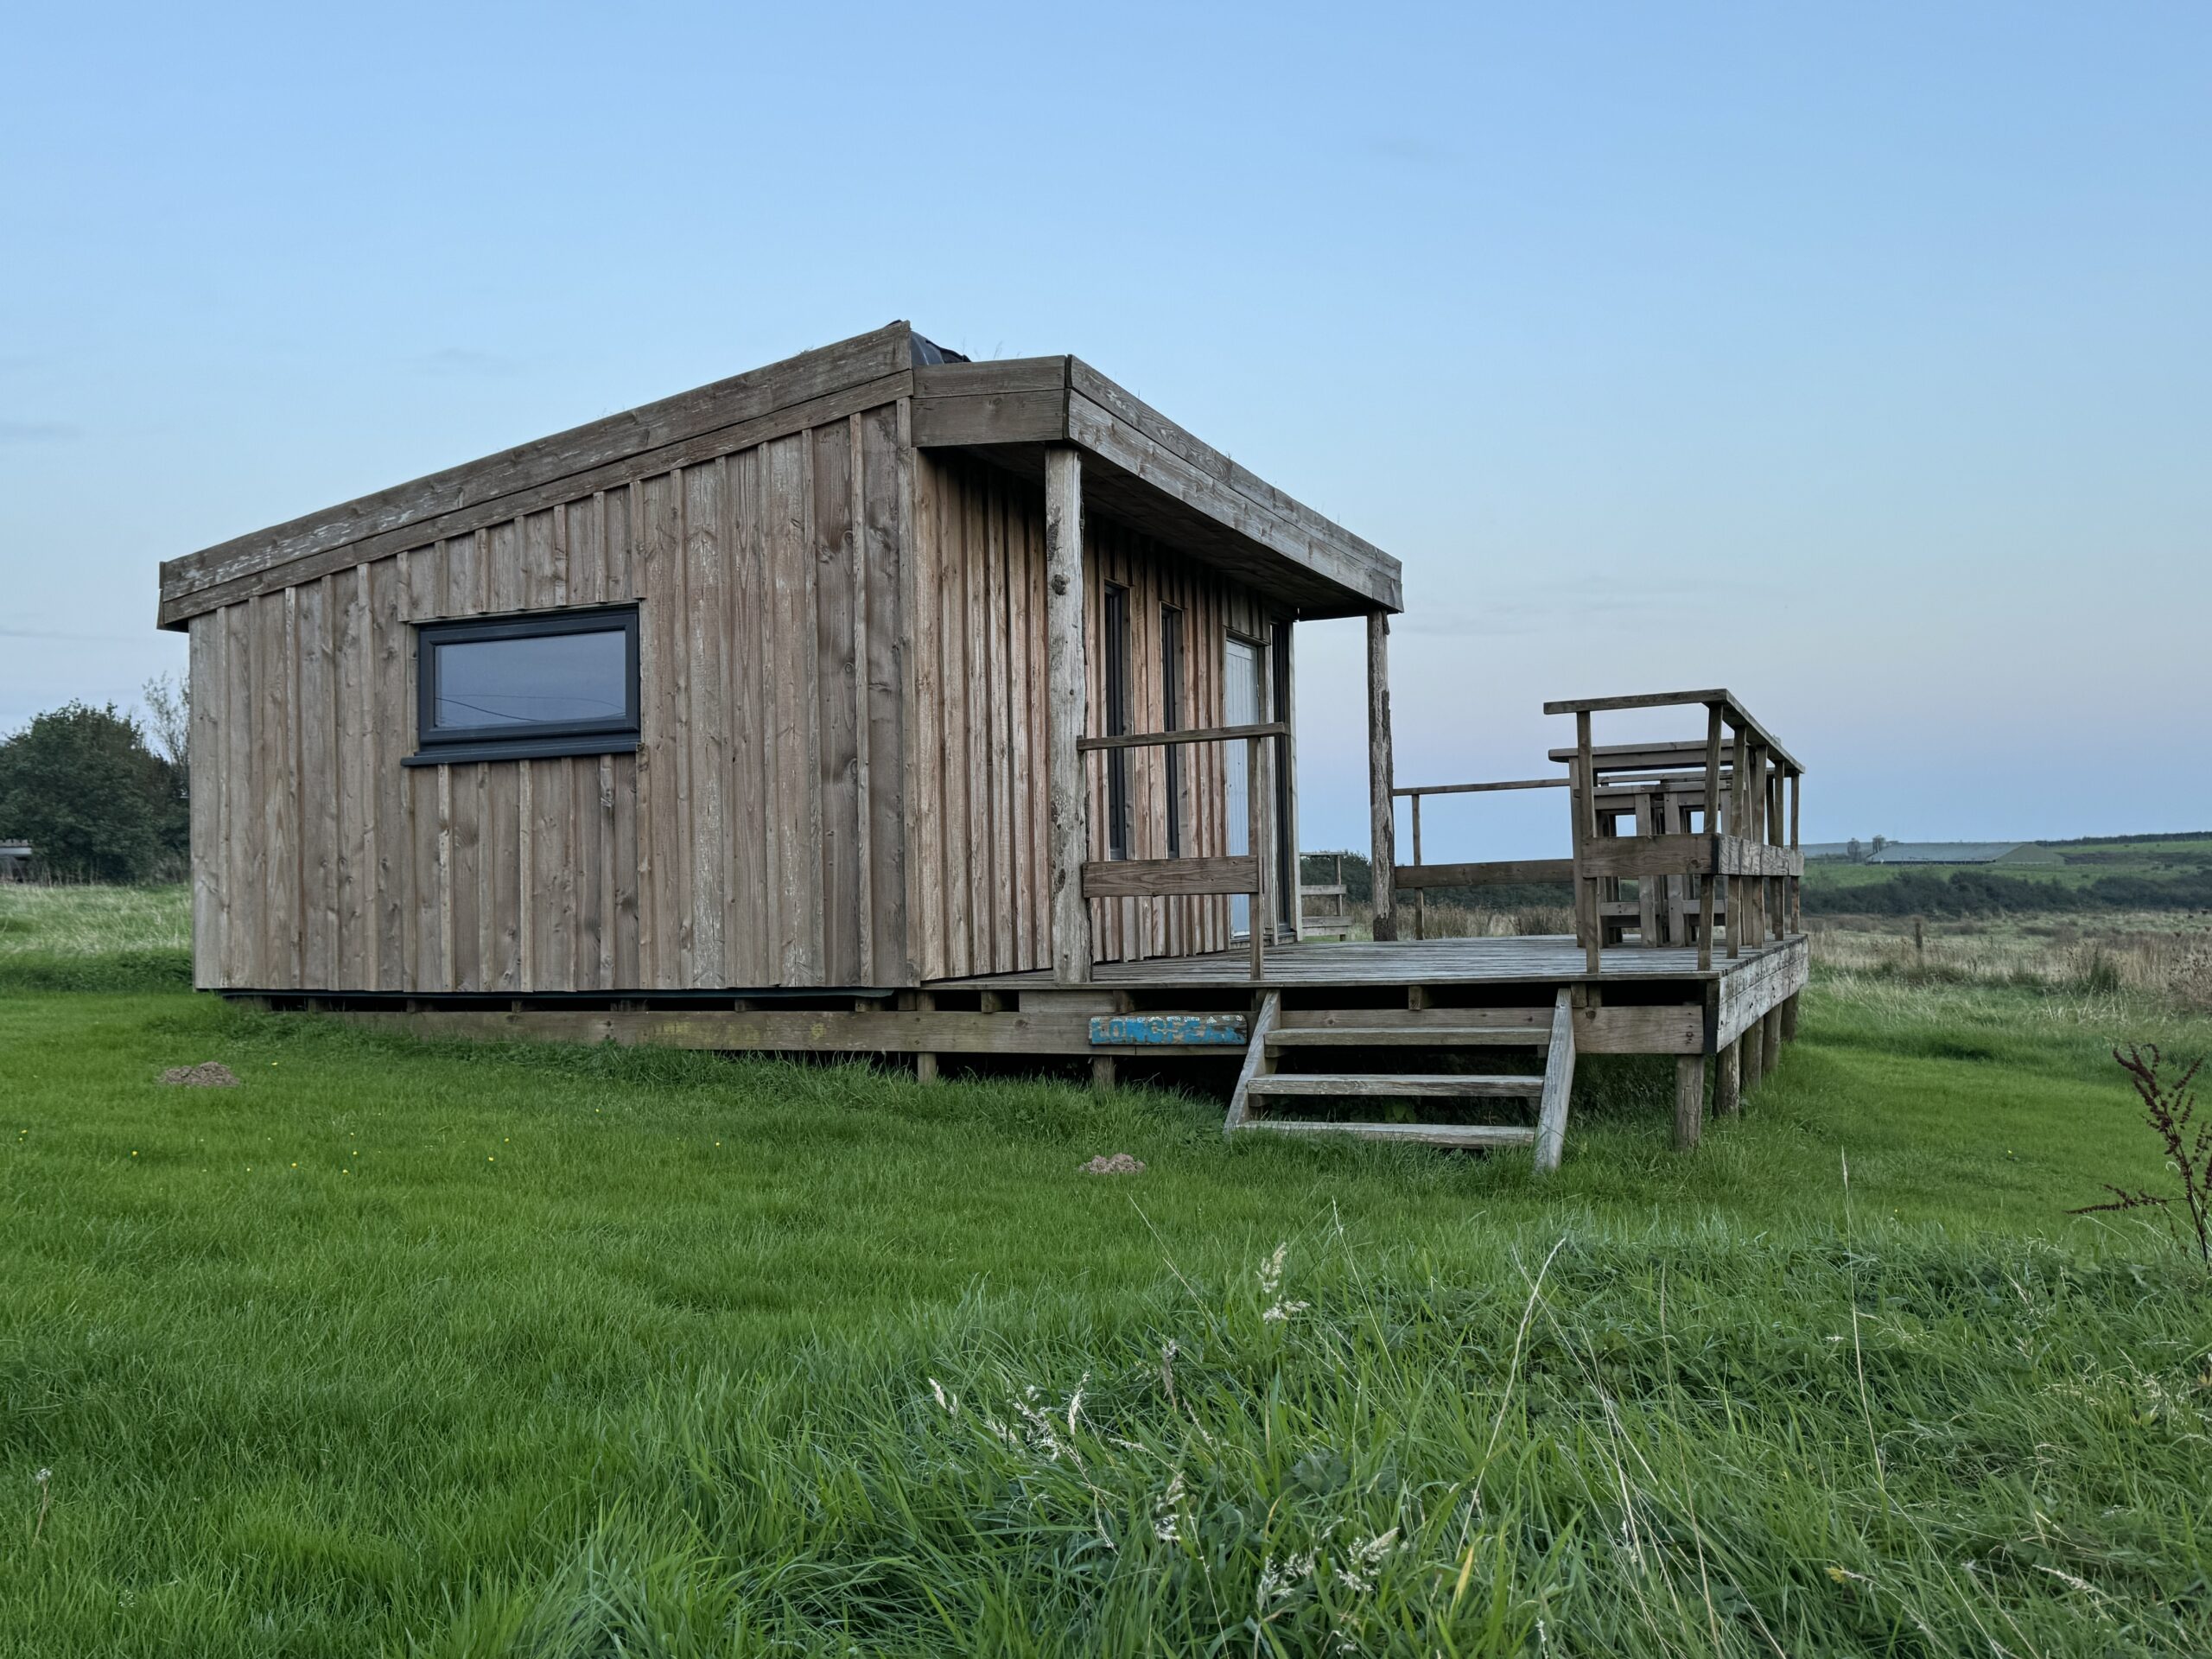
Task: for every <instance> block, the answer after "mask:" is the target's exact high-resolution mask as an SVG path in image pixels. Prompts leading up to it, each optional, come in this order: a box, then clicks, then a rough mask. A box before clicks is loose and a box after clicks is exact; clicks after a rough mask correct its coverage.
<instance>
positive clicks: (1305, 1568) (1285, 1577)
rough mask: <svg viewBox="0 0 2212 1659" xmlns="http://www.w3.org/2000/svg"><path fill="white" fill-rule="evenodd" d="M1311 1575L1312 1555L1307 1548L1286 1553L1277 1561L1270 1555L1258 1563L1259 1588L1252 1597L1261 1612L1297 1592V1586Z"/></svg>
mask: <svg viewBox="0 0 2212 1659" xmlns="http://www.w3.org/2000/svg"><path fill="white" fill-rule="evenodd" d="M1312 1577H1313V1553H1312V1552H1311V1551H1310V1550H1309V1551H1308V1552H1307V1553H1306V1554H1303V1555H1287V1556H1285V1557H1284V1558H1283V1559H1282V1560H1281V1561H1277V1560H1275V1558H1274V1556H1272V1555H1270V1556H1268V1558H1267V1560H1263V1561H1262V1562H1261V1563H1260V1588H1259V1592H1258V1594H1257V1595H1256V1596H1255V1598H1254V1602H1255V1605H1256V1606H1257V1608H1258V1610H1259V1611H1261V1612H1262V1614H1264V1613H1266V1611H1268V1608H1269V1607H1270V1606H1271V1605H1274V1604H1276V1603H1279V1602H1285V1601H1287V1600H1289V1599H1291V1597H1293V1596H1294V1595H1295V1594H1297V1593H1298V1589H1299V1586H1301V1585H1303V1584H1304V1583H1305V1582H1306V1580H1308V1579H1310V1578H1312Z"/></svg>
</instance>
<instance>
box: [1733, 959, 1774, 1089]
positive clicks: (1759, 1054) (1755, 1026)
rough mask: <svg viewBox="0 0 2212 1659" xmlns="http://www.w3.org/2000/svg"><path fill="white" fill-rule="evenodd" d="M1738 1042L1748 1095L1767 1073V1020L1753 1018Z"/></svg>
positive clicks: (1744, 1086) (1744, 1084) (1744, 1083)
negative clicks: (1742, 1056)
mask: <svg viewBox="0 0 2212 1659" xmlns="http://www.w3.org/2000/svg"><path fill="white" fill-rule="evenodd" d="M1729 925H1730V928H1731V930H1733V927H1734V925H1735V924H1734V921H1733V918H1731V920H1730V924H1729ZM1736 1043H1737V1046H1738V1047H1739V1048H1741V1049H1742V1050H1743V1052H1744V1061H1743V1067H1742V1071H1743V1079H1744V1081H1743V1092H1744V1093H1745V1094H1747V1095H1748V1094H1750V1093H1751V1090H1754V1089H1756V1088H1758V1086H1759V1079H1760V1078H1761V1077H1764V1076H1765V1075H1766V1021H1765V1020H1752V1021H1751V1024H1750V1025H1748V1026H1745V1027H1744V1034H1743V1035H1742V1036H1741V1037H1739V1038H1738V1039H1736Z"/></svg>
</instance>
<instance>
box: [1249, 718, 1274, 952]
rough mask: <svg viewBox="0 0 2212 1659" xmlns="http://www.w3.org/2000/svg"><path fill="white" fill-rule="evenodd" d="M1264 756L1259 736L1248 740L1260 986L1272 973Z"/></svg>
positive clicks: (1253, 930)
mask: <svg viewBox="0 0 2212 1659" xmlns="http://www.w3.org/2000/svg"><path fill="white" fill-rule="evenodd" d="M1262 753H1264V751H1263V750H1262V747H1261V745H1260V740H1259V739H1258V738H1256V737H1248V738H1246V739H1245V740H1244V822H1245V823H1246V824H1247V825H1248V826H1249V830H1248V836H1247V838H1248V839H1249V841H1250V842H1251V844H1252V867H1253V868H1254V870H1255V872H1256V874H1255V875H1254V876H1253V878H1252V880H1253V887H1252V917H1251V924H1252V925H1251V935H1252V982H1253V983H1254V984H1257V983H1258V982H1260V981H1261V980H1262V979H1265V978H1266V977H1267V974H1268V958H1267V938H1268V855H1269V852H1268V846H1267V842H1265V841H1263V840H1262V834H1263V832H1264V831H1265V830H1266V829H1267V827H1268V826H1267V822H1266V818H1265V816H1264V809H1265V803H1266V799H1267V791H1266V786H1265V784H1264V781H1263V779H1262V775H1261V774H1262V767H1261V765H1260V757H1261V755H1262Z"/></svg>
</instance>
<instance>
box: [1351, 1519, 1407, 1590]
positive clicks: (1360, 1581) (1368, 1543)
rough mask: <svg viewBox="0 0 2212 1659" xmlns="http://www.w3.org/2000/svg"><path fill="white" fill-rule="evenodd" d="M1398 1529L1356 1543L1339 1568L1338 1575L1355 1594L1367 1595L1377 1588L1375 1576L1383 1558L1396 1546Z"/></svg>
mask: <svg viewBox="0 0 2212 1659" xmlns="http://www.w3.org/2000/svg"><path fill="white" fill-rule="evenodd" d="M1397 1542H1398V1529H1396V1528H1395V1527H1393V1528H1391V1529H1390V1530H1389V1531H1388V1532H1386V1533H1384V1534H1383V1535H1381V1536H1380V1537H1376V1538H1370V1539H1367V1540H1365V1541H1363V1542H1361V1543H1357V1544H1354V1545H1353V1546H1352V1547H1351V1554H1348V1555H1346V1556H1345V1557H1344V1565H1343V1566H1342V1567H1338V1569H1337V1577H1338V1578H1339V1579H1341V1580H1343V1581H1344V1585H1345V1586H1346V1587H1347V1588H1349V1589H1351V1591H1352V1592H1354V1593H1355V1594H1357V1595H1365V1594H1367V1593H1368V1592H1370V1591H1371V1590H1372V1589H1374V1588H1375V1578H1376V1573H1377V1572H1378V1571H1379V1570H1380V1569H1381V1567H1382V1565H1383V1557H1384V1556H1385V1555H1388V1554H1389V1553H1390V1552H1391V1550H1392V1549H1394V1548H1396V1546H1397Z"/></svg>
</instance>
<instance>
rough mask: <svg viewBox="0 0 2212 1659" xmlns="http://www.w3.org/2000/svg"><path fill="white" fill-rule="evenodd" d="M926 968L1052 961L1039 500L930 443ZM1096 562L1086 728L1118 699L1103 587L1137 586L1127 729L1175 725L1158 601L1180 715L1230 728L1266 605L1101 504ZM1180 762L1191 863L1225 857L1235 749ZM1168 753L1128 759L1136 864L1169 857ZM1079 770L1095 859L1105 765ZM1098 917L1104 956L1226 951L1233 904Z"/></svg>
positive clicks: (923, 629)
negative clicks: (1246, 653) (1110, 676)
mask: <svg viewBox="0 0 2212 1659" xmlns="http://www.w3.org/2000/svg"><path fill="white" fill-rule="evenodd" d="M915 516H916V519H917V524H916V537H915V543H914V549H915V555H914V556H915V561H916V573H915V584H914V591H915V593H916V594H917V599H918V602H917V606H916V614H915V618H914V629H913V653H914V696H915V709H914V715H915V725H914V732H915V746H914V747H915V754H914V772H913V778H914V788H915V791H916V796H917V798H916V800H915V803H914V808H915V810H914V814H913V831H912V833H913V841H914V848H913V854H914V860H915V868H914V871H913V876H912V884H911V887H910V889H909V893H910V906H911V926H912V937H913V944H914V952H915V961H916V963H917V966H918V969H919V971H920V974H921V976H922V977H923V978H925V979H936V978H945V977H951V976H960V975H964V974H982V973H1007V972H1013V971H1017V970H1020V969H1031V968H1042V967H1047V966H1049V965H1050V964H1051V963H1052V940H1051V938H1050V935H1049V931H1048V922H1049V895H1048V893H1047V892H1046V870H1047V868H1048V863H1049V861H1048V857H1047V849H1046V817H1045V810H1044V795H1043V791H1044V787H1045V779H1046V753H1045V734H1046V721H1045V517H1044V494H1043V492H1042V490H1041V489H1040V488H1039V486H1037V485H1036V484H1035V483H1033V482H1032V481H1030V480H1025V479H1022V478H1020V477H1017V476H1015V475H1014V474H1011V473H1008V472H1005V471H1002V470H1001V469H1000V468H998V467H993V466H990V465H988V464H986V463H984V462H982V461H976V460H972V459H969V458H967V457H963V456H961V455H958V454H956V453H954V452H952V451H950V450H942V449H938V450H923V451H920V452H918V454H916V457H915ZM1084 573H1085V594H1084V637H1085V641H1086V647H1087V661H1086V664H1085V671H1086V675H1087V677H1088V681H1089V699H1090V709H1091V715H1090V729H1092V730H1094V731H1095V730H1098V729H1101V728H1100V721H1099V713H1098V711H1099V710H1100V709H1102V708H1103V700H1104V696H1105V664H1104V663H1103V660H1102V659H1101V658H1100V657H1099V655H1098V652H1097V645H1096V642H1097V641H1098V640H1099V639H1101V638H1102V637H1103V627H1102V624H1101V617H1100V607H1101V606H1102V604H1103V598H1104V590H1105V585H1106V584H1107V583H1108V582H1114V583H1116V584H1118V585H1120V586H1122V587H1124V588H1128V594H1129V624H1130V626H1129V636H1130V658H1131V661H1130V677H1129V689H1130V694H1131V697H1130V702H1131V706H1130V711H1129V713H1130V720H1129V725H1130V729H1131V730H1133V731H1137V732H1154V731H1159V730H1160V729H1162V728H1163V727H1164V725H1165V724H1166V721H1165V720H1164V718H1163V714H1162V708H1161V703H1162V693H1163V686H1162V681H1161V639H1160V613H1161V607H1163V606H1172V607H1174V608H1175V609H1177V610H1179V611H1180V612H1181V613H1182V615H1183V622H1182V628H1183V641H1184V648H1183V664H1184V673H1183V683H1182V687H1181V690H1182V697H1181V702H1182V718H1181V721H1180V722H1179V723H1180V724H1182V725H1184V726H1215V725H1220V724H1222V723H1223V719H1224V715H1223V711H1224V708H1225V707H1226V702H1225V696H1224V640H1225V639H1226V636H1227V635H1228V634H1229V633H1230V632H1235V633H1238V634H1242V635H1244V636H1247V637H1249V638H1251V639H1255V640H1259V641H1262V642H1264V641H1265V640H1266V639H1268V637H1269V631H1270V626H1271V625H1270V622H1269V620H1268V614H1267V613H1266V611H1265V609H1264V608H1263V607H1262V605H1261V604H1260V602H1259V601H1258V600H1257V598H1256V596H1255V595H1254V594H1252V592H1251V591H1250V590H1249V589H1248V588H1244V587H1243V586H1242V585H1241V584H1238V583H1236V582H1232V581H1230V580H1228V579H1227V578H1225V577H1223V576H1221V575H1217V573H1215V572H1214V571H1212V570H1211V569H1208V568H1207V567H1205V566H1204V565H1202V564H1199V563H1197V562H1196V561H1194V560H1192V559H1189V558H1186V557H1184V556H1180V555H1178V554H1176V553H1175V552H1173V550H1170V549H1168V548H1166V547H1165V546H1163V545H1162V544H1161V543H1159V542H1156V541H1154V540H1152V539H1151V538H1149V537H1144V536H1142V535H1140V534H1138V533H1136V532H1135V531H1129V530H1128V529H1125V528H1124V527H1122V525H1120V524H1116V523H1114V522H1112V521H1111V520H1109V519H1107V518H1103V516H1102V515H1099V514H1097V513H1095V512H1086V513H1085V515H1084ZM1181 754H1182V759H1181V760H1180V762H1179V767H1178V770H1179V778H1178V779H1177V785H1178V788H1179V797H1180V798H1179V818H1180V823H1181V826H1182V847H1181V849H1180V850H1181V853H1182V855H1185V856H1192V857H1197V856H1210V855H1219V854H1221V853H1224V852H1226V851H1227V849H1228V834H1229V826H1228V821H1227V816H1226V806H1225V803H1226V799H1227V790H1226V772H1225V766H1224V754H1223V752H1222V747H1221V746H1220V745H1218V744H1198V745H1194V746H1192V747H1187V748H1185V749H1184V750H1182V751H1181ZM1165 756H1166V752H1165V751H1164V750H1161V749H1157V748H1154V749H1137V750H1133V751H1128V752H1127V762H1126V764H1127V765H1128V778H1129V813H1130V818H1131V833H1130V842H1129V848H1128V853H1129V856H1130V857H1132V858H1165V857H1166V856H1168V847H1167V804H1166V787H1167V780H1168V771H1169V768H1168V764H1167V761H1166V758H1165ZM1084 766H1085V769H1086V771H1085V775H1086V779H1087V780H1088V783H1089V785H1090V790H1091V803H1090V829H1091V842H1092V847H1091V853H1090V855H1091V856H1092V857H1093V858H1103V856H1105V854H1104V851H1103V848H1104V846H1105V836H1106V794H1105V791H1106V781H1105V769H1104V762H1103V760H1100V759H1098V758H1096V757H1092V758H1088V759H1086V760H1085V762H1084ZM1090 914H1091V934H1092V939H1091V955H1092V959H1093V960H1094V961H1099V962H1109V961H1115V960H1120V959H1125V958H1130V957H1162V956H1189V955H1193V954H1196V953H1198V952H1201V951H1207V950H1227V949H1228V948H1229V946H1230V920H1229V900H1228V899H1226V898H1225V897H1220V896H1203V897H1201V896H1184V897H1178V898H1173V899H1094V900H1092V901H1091V906H1090Z"/></svg>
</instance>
